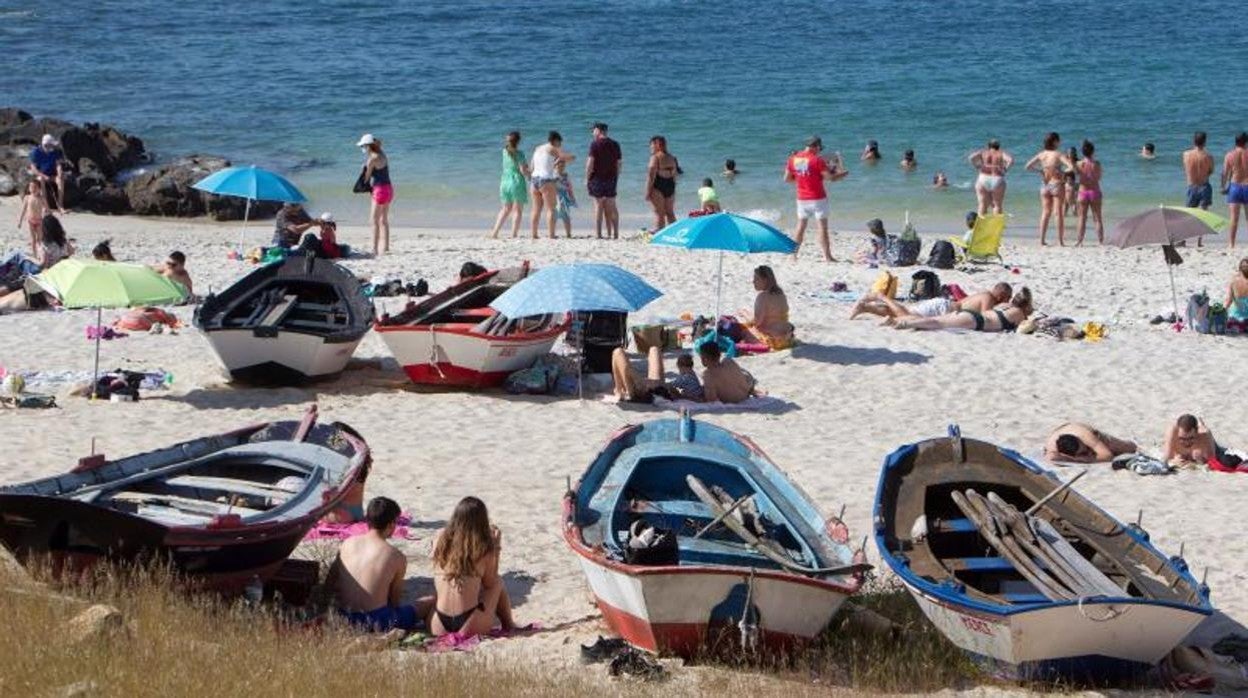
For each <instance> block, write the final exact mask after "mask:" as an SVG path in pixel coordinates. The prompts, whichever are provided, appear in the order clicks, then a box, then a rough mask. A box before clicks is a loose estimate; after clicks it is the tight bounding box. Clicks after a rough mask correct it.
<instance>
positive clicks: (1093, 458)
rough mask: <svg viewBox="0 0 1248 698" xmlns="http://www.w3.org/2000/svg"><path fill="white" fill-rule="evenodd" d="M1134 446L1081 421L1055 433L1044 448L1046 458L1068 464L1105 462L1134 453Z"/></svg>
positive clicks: (1056, 430) (1135, 449)
mask: <svg viewBox="0 0 1248 698" xmlns="http://www.w3.org/2000/svg"><path fill="white" fill-rule="evenodd" d="M1137 450H1138V449H1137V447H1136V445H1135V444H1134V443H1132V442H1130V441H1126V440H1124V439H1118V438H1115V437H1113V436H1110V435H1109V434H1106V433H1105V432H1103V431H1098V430H1096V429H1093V428H1092V427H1090V426H1088V425H1087V424H1081V423H1079V422H1067V423H1066V424H1063V425H1062V426H1060V427H1058V428H1056V429H1054V430H1053V433H1052V434H1050V435H1049V440H1048V441H1047V442H1046V443H1045V445H1044V457H1045V458H1047V459H1049V460H1050V461H1055V462H1065V463H1105V462H1108V461H1112V460H1113V459H1114V457H1116V456H1121V455H1123V454H1124V453H1135V452H1136V451H1137Z"/></svg>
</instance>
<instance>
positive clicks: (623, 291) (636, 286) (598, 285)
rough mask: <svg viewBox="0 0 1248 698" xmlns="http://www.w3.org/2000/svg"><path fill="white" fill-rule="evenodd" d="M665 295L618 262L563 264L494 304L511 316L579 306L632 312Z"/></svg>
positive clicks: (536, 275)
mask: <svg viewBox="0 0 1248 698" xmlns="http://www.w3.org/2000/svg"><path fill="white" fill-rule="evenodd" d="M661 295H663V293H662V292H660V291H659V290H658V289H656V288H655V287H653V286H651V285H650V284H648V283H646V282H645V281H643V280H642V279H641V277H639V276H637V275H636V274H634V273H632V272H630V271H625V270H624V269H621V268H619V267H617V266H615V265H614V264H561V265H558V266H553V267H545V268H543V269H539V270H537V271H536V272H534V273H533V274H532V275H531V276H529V277H528V278H526V279H524V280H523V281H521V282H520V283H518V284H516V285H515V286H512V287H511V288H510V289H508V290H507V291H506V292H505V293H503V295H501V296H499V297H498V298H496V299H494V302H493V303H490V307H491V308H493V309H495V310H497V311H498V312H500V313H502V314H503V315H506V316H507V317H511V318H518V317H528V316H530V315H545V314H546V313H567V312H575V311H578V310H583V311H595V310H597V311H613V312H620V313H631V312H633V311H635V310H639V309H640V308H642V307H644V306H645V305H646V304H647V303H649V302H650V301H653V300H654V299H656V298H658V297H659V296H661Z"/></svg>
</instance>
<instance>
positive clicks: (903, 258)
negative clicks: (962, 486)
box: [884, 235, 920, 267]
mask: <svg viewBox="0 0 1248 698" xmlns="http://www.w3.org/2000/svg"><path fill="white" fill-rule="evenodd" d="M919 245H920V243H919V239H918V238H917V237H916V238H910V239H906V238H902V237H898V236H896V235H889V236H888V242H887V243H885V247H884V263H885V264H887V265H888V266H890V267H908V266H911V265H914V264H918V263H919Z"/></svg>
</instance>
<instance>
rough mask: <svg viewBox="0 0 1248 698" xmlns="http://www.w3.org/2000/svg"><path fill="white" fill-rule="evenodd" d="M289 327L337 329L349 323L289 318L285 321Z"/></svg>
mask: <svg viewBox="0 0 1248 698" xmlns="http://www.w3.org/2000/svg"><path fill="white" fill-rule="evenodd" d="M284 324H285V325H286V326H288V327H309V328H313V329H329V330H336V329H338V328H340V327H346V325H347V323H346V322H345V321H344V322H333V321H324V320H287V321H286V322H285V323H284Z"/></svg>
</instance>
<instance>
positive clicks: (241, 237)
mask: <svg viewBox="0 0 1248 698" xmlns="http://www.w3.org/2000/svg"><path fill="white" fill-rule="evenodd" d="M248 218H251V199H250V198H248V199H247V204H246V205H245V206H244V207H243V227H242V228H241V229H240V230H239V231H238V256H239V257H240V258H241V257H242V256H243V251H244V250H243V240H244V237H245V236H246V234H247V219H248Z"/></svg>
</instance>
